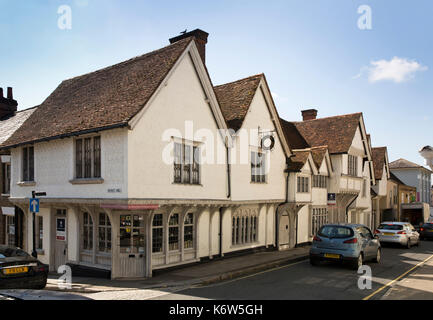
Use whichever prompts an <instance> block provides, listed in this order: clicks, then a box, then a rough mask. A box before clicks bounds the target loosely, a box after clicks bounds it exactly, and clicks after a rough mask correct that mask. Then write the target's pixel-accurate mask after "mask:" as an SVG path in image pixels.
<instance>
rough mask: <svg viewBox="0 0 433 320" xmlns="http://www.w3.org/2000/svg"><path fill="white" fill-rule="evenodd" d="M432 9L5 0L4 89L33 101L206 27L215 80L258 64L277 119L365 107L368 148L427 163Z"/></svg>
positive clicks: (401, 4) (350, 1)
mask: <svg viewBox="0 0 433 320" xmlns="http://www.w3.org/2000/svg"><path fill="white" fill-rule="evenodd" d="M65 6H67V8H69V9H70V15H69V11H64V8H65ZM365 6H368V7H365ZM359 10H360V11H359ZM432 15H433V1H431V0H417V1H406V0H393V1H387V0H381V1H379V0H374V1H368V0H361V1H358V0H281V1H280V0H268V1H255V0H248V1H244V0H218V1H216V0H215V1H203V0H201V1H192V0H182V1H163V0H162V1H145V0H141V1H138V0H123V1H121V0H61V1H58V0H38V1H36V0H0V39H1V40H0V87H3V88H6V87H13V88H14V98H15V99H16V100H18V103H19V107H18V108H19V109H20V110H21V109H26V108H29V107H33V106H36V105H39V104H41V103H42V102H43V101H44V100H45V99H46V98H47V97H48V96H49V95H50V93H51V92H52V91H53V90H54V89H55V88H56V87H57V86H58V85H59V84H60V83H61V81H63V80H65V79H69V78H72V77H75V76H79V75H81V74H85V73H88V72H91V71H95V70H98V69H100V68H104V67H106V66H110V65H113V64H115V63H118V62H121V61H124V60H127V59H129V58H132V57H135V56H138V55H141V54H144V53H146V52H149V51H152V50H155V49H158V48H161V47H163V46H166V45H167V44H168V39H169V38H171V37H174V36H177V35H178V34H179V33H180V32H181V31H183V30H185V29H187V30H193V29H196V28H200V29H202V30H204V31H206V32H208V33H209V34H210V35H209V42H208V44H207V48H206V50H207V51H206V63H207V67H208V70H209V73H210V76H211V79H212V82H213V83H214V84H215V85H217V84H222V83H226V82H231V81H234V80H237V79H241V78H244V77H247V76H250V75H254V74H258V73H262V72H263V73H265V75H266V78H267V80H268V83H269V86H270V88H271V91H272V93H273V96H274V98H275V102H276V105H277V108H278V112H279V114H280V116H281V117H283V118H285V119H287V120H289V121H300V120H301V110H304V109H309V108H315V109H317V110H318V111H319V117H327V116H334V115H340V114H346V113H354V112H362V113H363V115H364V120H365V123H366V129H367V131H368V133H370V134H371V137H372V144H373V147H375V146H376V147H381V146H387V147H388V153H389V158H390V161H393V160H396V159H399V158H405V159H407V160H410V161H413V162H416V163H418V164H424V159H423V158H422V157H421V156H420V155H419V154H418V151H419V150H420V149H421V148H422V147H423V146H425V145H433V107H432V102H433V90H432V84H433V54H432V52H433V41H432V40H431V34H432V31H433V19H432ZM69 17H70V18H71V19H70V20H68V19H67V18H69ZM69 21H70V24H68V23H66V22H69Z"/></svg>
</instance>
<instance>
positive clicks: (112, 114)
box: [2, 37, 194, 147]
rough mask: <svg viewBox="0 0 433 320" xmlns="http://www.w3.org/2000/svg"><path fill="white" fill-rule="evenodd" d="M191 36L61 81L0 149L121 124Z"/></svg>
mask: <svg viewBox="0 0 433 320" xmlns="http://www.w3.org/2000/svg"><path fill="white" fill-rule="evenodd" d="M193 39H194V38H192V37H190V38H186V39H183V40H180V41H178V42H176V43H174V44H172V45H169V46H167V47H165V48H162V49H159V50H156V51H153V52H150V53H147V54H145V55H142V56H139V57H136V58H133V59H130V60H127V61H125V62H122V63H119V64H116V65H113V66H111V67H108V68H104V69H101V70H98V71H95V72H92V73H89V74H85V75H82V76H79V77H76V78H73V79H70V80H66V81H63V82H62V83H61V84H60V85H59V86H58V87H57V89H56V90H55V91H54V92H53V93H52V94H51V95H50V96H49V97H48V98H47V99H46V100H45V101H44V102H43V103H42V104H41V105H40V107H39V108H38V109H37V110H36V111H35V112H34V113H33V114H32V115H31V116H30V118H29V119H28V120H27V121H26V122H25V123H24V124H23V125H22V126H21V127H20V128H19V129H18V130H17V131H16V132H15V133H14V134H13V135H12V136H11V137H10V138H9V139H8V140H7V141H6V142H5V143H4V144H3V145H2V147H11V146H16V145H20V144H24V143H30V142H37V141H42V140H45V139H54V138H60V137H63V136H68V135H70V134H74V133H77V132H88V131H92V130H103V129H108V128H114V127H121V126H126V125H127V124H128V122H129V121H130V120H131V119H132V118H133V117H134V116H135V115H136V114H137V113H138V112H139V111H140V110H141V109H142V108H143V107H144V106H145V105H146V103H147V102H148V101H149V99H150V98H151V96H152V95H153V94H154V92H155V91H156V89H157V88H158V87H159V86H160V84H161V83H162V81H163V80H164V79H165V77H166V76H167V75H168V73H169V71H170V70H171V69H172V67H173V66H174V65H175V63H176V62H177V60H178V59H179V57H180V56H181V55H182V53H183V52H184V51H185V49H186V48H187V46H188V45H189V44H190V43H191V42H192V41H193ZM161 112H164V111H163V110H161Z"/></svg>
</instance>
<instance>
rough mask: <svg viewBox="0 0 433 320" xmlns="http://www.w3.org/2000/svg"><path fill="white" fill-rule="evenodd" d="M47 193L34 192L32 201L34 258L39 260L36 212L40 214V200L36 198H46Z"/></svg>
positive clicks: (30, 204)
mask: <svg viewBox="0 0 433 320" xmlns="http://www.w3.org/2000/svg"><path fill="white" fill-rule="evenodd" d="M46 195H47V194H46V192H35V191H32V198H31V199H30V203H29V206H30V210H31V211H32V220H33V221H32V222H33V252H32V256H33V257H35V258H37V257H38V252H37V251H36V211H37V212H39V200H38V199H36V197H44V196H46Z"/></svg>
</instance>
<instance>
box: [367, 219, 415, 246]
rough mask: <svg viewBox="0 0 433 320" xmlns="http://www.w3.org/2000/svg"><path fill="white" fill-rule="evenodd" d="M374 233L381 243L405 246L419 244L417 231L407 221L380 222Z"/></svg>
mask: <svg viewBox="0 0 433 320" xmlns="http://www.w3.org/2000/svg"><path fill="white" fill-rule="evenodd" d="M374 233H375V235H376V236H377V237H378V239H379V241H380V242H381V243H396V244H400V245H402V246H404V247H406V248H410V247H411V246H413V245H416V246H418V245H419V233H418V232H417V231H416V230H415V228H414V227H413V226H412V225H411V224H410V223H409V222H382V223H381V224H380V226H379V227H378V228H377V230H376V231H375V232H374Z"/></svg>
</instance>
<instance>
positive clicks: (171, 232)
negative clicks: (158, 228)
mask: <svg viewBox="0 0 433 320" xmlns="http://www.w3.org/2000/svg"><path fill="white" fill-rule="evenodd" d="M168 247H169V250H170V251H173V250H179V227H170V228H169V229H168Z"/></svg>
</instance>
